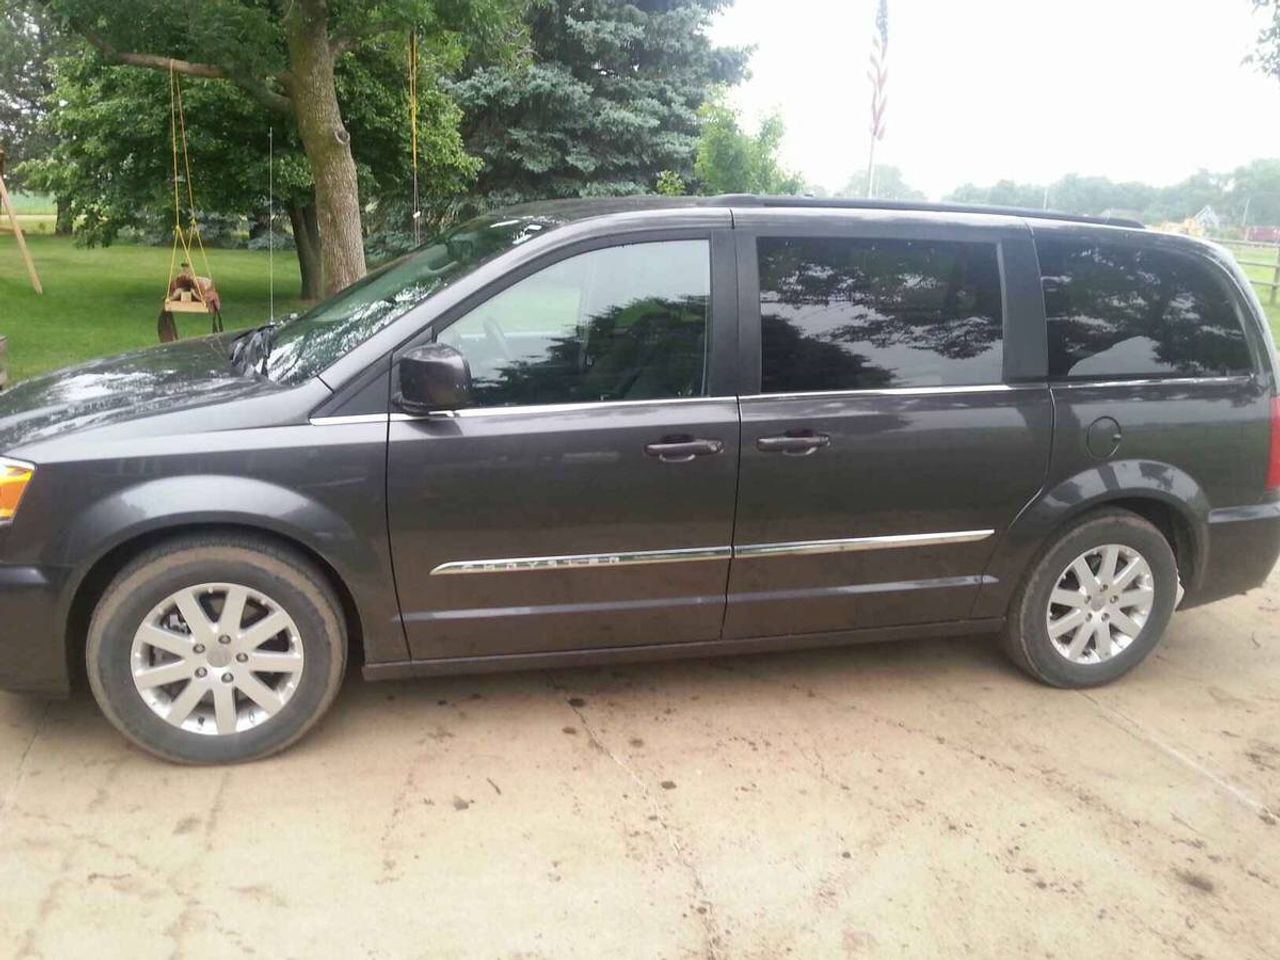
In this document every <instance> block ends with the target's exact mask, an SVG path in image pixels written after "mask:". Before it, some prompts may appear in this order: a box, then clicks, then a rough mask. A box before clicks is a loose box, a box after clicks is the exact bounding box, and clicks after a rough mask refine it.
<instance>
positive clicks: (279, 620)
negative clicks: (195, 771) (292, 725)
mask: <svg viewBox="0 0 1280 960" xmlns="http://www.w3.org/2000/svg"><path fill="white" fill-rule="evenodd" d="M303 666H304V656H303V649H302V636H301V634H300V632H299V630H298V626H297V624H296V623H294V620H293V618H292V617H291V616H290V615H289V614H288V612H287V611H286V610H285V609H284V608H283V607H282V606H281V605H280V604H279V603H277V602H276V601H275V600H273V599H271V598H270V597H268V596H267V595H266V594H264V593H262V592H261V591H258V590H253V589H250V588H249V587H246V586H243V585H241V584H233V583H205V584H200V585H198V586H193V587H187V588H185V589H183V590H179V591H177V592H176V593H172V594H170V595H169V596H168V597H166V598H165V599H164V600H162V601H161V602H160V603H159V604H157V605H156V606H155V607H154V608H153V609H152V610H151V612H150V613H149V614H148V615H147V616H146V618H145V619H144V620H143V622H142V624H141V625H140V626H139V627H138V630H137V632H136V633H135V634H134V638H133V647H132V653H131V667H132V673H133V683H134V686H135V687H136V688H137V691H138V693H139V695H140V696H141V697H142V700H143V702H145V703H146V704H147V706H148V707H150V708H151V710H152V712H154V713H155V714H156V715H157V716H159V717H160V718H161V719H163V720H164V721H165V722H167V723H170V724H172V725H173V726H175V727H180V728H182V729H183V730H186V731H188V732H191V733H199V734H206V735H210V736H225V735H229V734H234V733H241V732H244V731H245V730H250V729H253V728H254V727H257V726H260V725H261V724H263V723H265V722H267V721H268V720H270V719H271V718H272V717H273V716H275V715H276V714H277V713H279V712H280V710H281V709H282V708H283V707H284V705H285V704H286V703H288V702H289V699H290V698H291V697H292V696H293V694H294V691H295V690H297V687H298V681H299V680H300V679H301V677H302V671H303Z"/></svg>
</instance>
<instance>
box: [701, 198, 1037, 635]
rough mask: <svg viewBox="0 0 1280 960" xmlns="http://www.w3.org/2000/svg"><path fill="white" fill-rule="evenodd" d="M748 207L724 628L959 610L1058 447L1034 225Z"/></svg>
mask: <svg viewBox="0 0 1280 960" xmlns="http://www.w3.org/2000/svg"><path fill="white" fill-rule="evenodd" d="M754 220H755V222H754V223H751V222H748V223H746V224H744V227H745V230H744V233H745V234H746V235H744V236H743V237H742V239H741V241H740V256H739V260H740V262H742V263H744V264H747V265H749V267H750V269H747V270H744V273H745V274H747V276H746V277H745V278H744V284H743V295H742V303H743V308H742V313H743V342H744V348H743V361H744V365H747V366H749V368H750V369H751V371H752V375H753V376H758V377H759V379H758V380H757V381H756V382H757V384H758V389H757V390H755V391H748V393H749V395H746V396H744V397H743V399H742V421H743V423H742V472H741V480H740V490H739V497H738V518H737V527H736V531H735V536H734V549H735V558H734V562H733V570H732V574H731V577H730V583H729V608H728V612H727V617H726V623H725V636H726V637H727V638H741V637H751V636H761V635H781V634H808V633H823V632H829V631H842V630H847V629H851V628H862V627H885V626H894V625H906V624H918V623H926V622H930V621H950V620H958V619H964V618H965V617H967V616H968V615H969V611H970V609H971V608H972V606H973V603H974V600H975V598H976V596H977V593H978V590H979V587H980V585H981V583H982V578H983V573H984V570H985V568H986V563H987V559H988V558H989V557H990V555H991V552H992V550H993V548H994V546H995V544H996V542H997V538H998V537H999V536H1000V534H1001V533H1002V532H1003V531H1004V529H1005V528H1006V527H1007V526H1008V525H1009V524H1010V523H1011V522H1012V520H1013V518H1014V517H1015V516H1016V514H1017V512H1018V510H1019V509H1020V508H1021V507H1022V506H1023V505H1024V504H1026V503H1027V502H1028V501H1030V500H1031V498H1032V497H1033V496H1034V495H1035V494H1036V492H1037V491H1038V490H1039V489H1040V486H1041V484H1042V483H1043V480H1044V477H1045V473H1046V470H1047V467H1048V457H1049V448H1050V441H1051V436H1052V427H1053V417H1052V406H1051V400H1050V397H1049V393H1048V390H1047V388H1046V386H1045V383H1044V370H1043V367H1044V322H1043V307H1042V306H1041V305H1039V304H1038V301H1037V298H1038V296H1039V291H1038V289H1036V287H1035V267H1034V259H1033V253H1032V251H1031V248H1030V239H1029V235H1028V234H1027V231H1026V229H1025V228H1023V227H1021V226H1020V225H1016V224H1013V223H1009V224H1003V225H1002V224H994V225H991V226H989V227H983V226H980V225H974V226H972V227H968V226H955V227H949V226H940V225H937V224H932V223H926V222H924V221H923V220H922V221H921V222H920V223H913V222H911V218H910V217H901V218H897V219H896V220H893V221H885V222H877V221H876V220H875V219H874V218H869V217H867V216H866V215H865V214H862V215H859V214H856V213H850V214H847V215H843V214H837V213H832V214H830V215H829V216H824V217H823V219H822V221H821V222H820V223H816V224H815V223H814V221H813V220H812V219H809V220H807V221H806V220H795V221H789V220H787V219H786V218H779V217H776V216H774V217H771V216H770V211H762V212H759V213H756V214H755V215H754ZM751 274H758V276H755V277H753V276H751Z"/></svg>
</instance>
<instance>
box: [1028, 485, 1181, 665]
mask: <svg viewBox="0 0 1280 960" xmlns="http://www.w3.org/2000/svg"><path fill="white" fill-rule="evenodd" d="M1112 549H1115V551H1116V554H1115V556H1116V559H1115V561H1114V562H1113V563H1112V568H1113V569H1112V576H1111V578H1110V579H1111V582H1107V580H1108V577H1107V574H1108V570H1107V569H1106V566H1105V564H1106V563H1107V562H1108V560H1109V559H1110V557H1111V556H1112V554H1111V553H1110V551H1111V550H1112ZM1135 556H1136V557H1137V558H1139V559H1141V560H1142V561H1144V562H1145V564H1146V568H1145V571H1144V570H1143V568H1141V567H1138V568H1137V572H1136V573H1133V572H1132V571H1131V570H1130V567H1129V566H1128V564H1129V563H1130V562H1131V561H1132V559H1133V558H1134V557H1135ZM1081 561H1083V563H1084V565H1085V567H1087V568H1088V570H1087V572H1085V571H1084V570H1082V568H1081V567H1079V566H1077V564H1078V563H1079V562H1081ZM1095 564H1097V566H1096V568H1095ZM1126 574H1131V575H1132V577H1133V579H1132V580H1130V581H1129V582H1128V583H1121V581H1122V580H1123V579H1124V576H1125V575H1126ZM1090 576H1092V582H1091V581H1090ZM1117 584H1121V585H1120V586H1116V585H1117ZM1104 586H1105V587H1108V588H1109V589H1106V590H1099V589H1098V588H1099V587H1104ZM1146 586H1149V588H1150V596H1149V597H1144V596H1143V595H1142V594H1143V590H1144V587H1146ZM1058 600H1066V601H1068V602H1067V603H1058V602H1057V601H1058ZM1112 600H1115V601H1118V602H1117V603H1114V604H1113V603H1110V601H1112ZM1177 600H1178V565H1177V561H1176V559H1175V558H1174V554H1173V549H1172V548H1171V547H1170V546H1169V542H1168V541H1167V540H1166V539H1165V537H1164V535H1163V534H1162V533H1161V532H1160V531H1159V530H1157V529H1156V528H1155V527H1154V526H1152V525H1151V524H1150V523H1148V522H1147V521H1146V520H1144V519H1142V518H1141V517H1139V516H1138V515H1137V514H1134V513H1131V512H1129V511H1128V510H1120V509H1104V510H1099V511H1096V512H1093V513H1090V514H1088V515H1087V516H1085V517H1083V518H1081V519H1080V520H1078V521H1076V522H1075V523H1073V524H1072V525H1071V526H1069V527H1068V528H1067V529H1066V530H1064V531H1062V532H1061V533H1060V534H1058V535H1057V537H1056V538H1055V539H1054V540H1053V541H1052V542H1051V543H1050V544H1049V545H1048V546H1047V547H1045V549H1044V550H1043V551H1042V552H1041V554H1040V556H1039V558H1038V559H1037V561H1036V562H1035V564H1034V565H1033V566H1032V567H1031V569H1030V571H1029V572H1028V573H1027V576H1026V577H1025V578H1024V579H1023V581H1022V584H1021V585H1020V586H1019V588H1018V591H1017V593H1015V595H1014V598H1013V603H1012V605H1011V606H1010V609H1009V616H1008V618H1007V620H1006V626H1005V634H1004V639H1005V647H1006V649H1007V650H1008V652H1009V656H1010V657H1011V658H1012V659H1013V662H1014V663H1016V664H1017V665H1018V666H1019V667H1021V668H1022V669H1023V670H1025V671H1026V672H1027V673H1029V674H1031V676H1033V677H1035V678H1036V679H1037V680H1040V681H1042V682H1044V683H1047V684H1050V685H1051V686H1055V687H1068V688H1081V687H1094V686H1098V685H1100V684H1104V683H1109V682H1111V681H1112V680H1115V679H1116V678H1118V677H1121V676H1123V675H1124V674H1126V673H1128V672H1129V671H1130V670H1132V669H1133V668H1134V667H1135V666H1137V665H1138V664H1139V663H1141V662H1142V660H1143V659H1144V658H1145V657H1146V656H1147V654H1149V653H1150V652H1151V651H1152V650H1153V649H1155V646H1156V644H1158V643H1159V642H1160V638H1161V637H1162V636H1164V632H1165V628H1166V627H1168V625H1169V619H1170V617H1172V616H1173V610H1174V607H1175V606H1176V605H1177ZM1146 603H1149V609H1147V610H1146V611H1145V614H1144V613H1143V609H1142V608H1143V604H1146ZM1099 604H1100V605H1101V606H1099ZM1126 604H1131V605H1128V606H1126ZM1077 609H1078V610H1079V611H1080V613H1079V614H1078V615H1077V613H1076V611H1077ZM1135 626H1137V627H1140V629H1138V630H1134V629H1133V628H1134V627H1135ZM1104 629H1105V630H1107V631H1108V634H1107V635H1106V637H1105V638H1104V636H1103V634H1102V632H1101V631H1102V630H1104ZM1089 631H1092V635H1091V636H1090V635H1087V634H1088V632H1089ZM1051 634H1052V635H1051ZM1082 638H1083V639H1082ZM1077 650H1078V652H1076V653H1075V654H1074V656H1073V651H1077Z"/></svg>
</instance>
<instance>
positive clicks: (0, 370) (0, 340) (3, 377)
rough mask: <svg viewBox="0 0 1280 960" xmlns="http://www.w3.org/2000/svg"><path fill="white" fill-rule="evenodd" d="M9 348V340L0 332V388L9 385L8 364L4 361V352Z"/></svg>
mask: <svg viewBox="0 0 1280 960" xmlns="http://www.w3.org/2000/svg"><path fill="white" fill-rule="evenodd" d="M8 350H9V341H8V340H7V339H5V336H4V334H2V333H0V390H3V389H4V388H5V387H7V386H8V385H9V365H8V364H7V363H6V362H5V354H6V353H7V352H8Z"/></svg>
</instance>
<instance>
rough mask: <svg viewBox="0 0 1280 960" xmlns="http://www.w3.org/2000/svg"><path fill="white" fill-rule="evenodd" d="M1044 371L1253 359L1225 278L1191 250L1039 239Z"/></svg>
mask: <svg viewBox="0 0 1280 960" xmlns="http://www.w3.org/2000/svg"><path fill="white" fill-rule="evenodd" d="M1036 250H1037V252H1038V253H1039V256H1040V272H1041V274H1042V276H1043V281H1044V303H1045V313H1046V315H1047V317H1048V321H1049V375H1050V376H1051V377H1054V378H1057V379H1062V378H1072V377H1074V378H1108V379H1116V378H1120V379H1122V378H1125V377H1180V376H1181V377H1187V376H1219V375H1229V374H1234V373H1246V372H1248V371H1249V370H1250V369H1251V368H1252V366H1253V364H1252V360H1251V358H1250V354H1249V347H1248V344H1247V343H1246V341H1245V336H1244V330H1243V328H1242V327H1241V326H1240V320H1239V317H1238V315H1237V313H1236V310H1235V307H1234V305H1233V303H1232V301H1231V298H1230V297H1229V296H1228V294H1227V290H1226V287H1225V286H1224V285H1223V284H1221V283H1219V282H1218V280H1217V279H1216V278H1215V277H1214V276H1213V275H1212V274H1211V273H1210V272H1209V269H1208V268H1207V267H1206V266H1205V265H1204V264H1201V263H1199V262H1197V261H1196V260H1195V259H1193V258H1192V257H1189V256H1179V255H1177V254H1171V253H1166V252H1164V251H1161V250H1152V249H1143V248H1137V247H1124V246H1116V245H1108V244H1100V243H1091V242H1088V241H1080V240H1037V241H1036Z"/></svg>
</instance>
